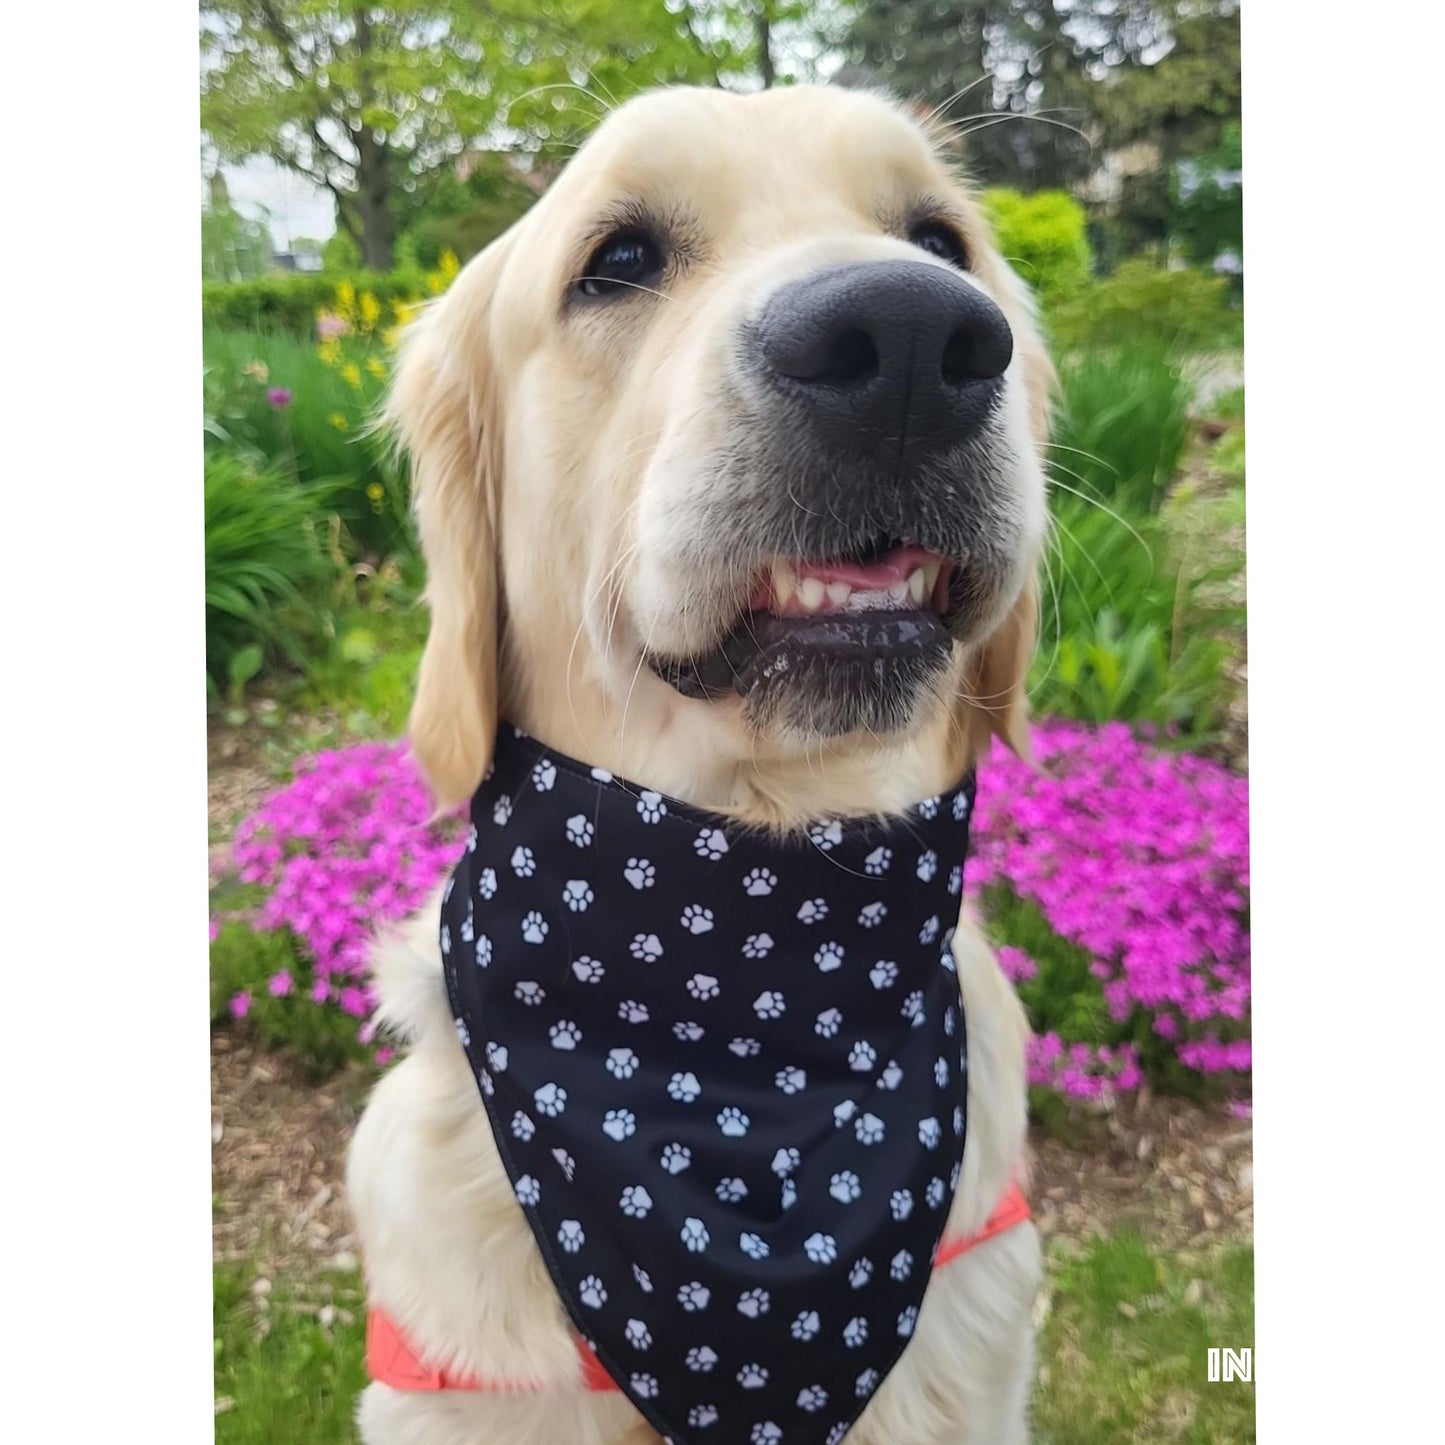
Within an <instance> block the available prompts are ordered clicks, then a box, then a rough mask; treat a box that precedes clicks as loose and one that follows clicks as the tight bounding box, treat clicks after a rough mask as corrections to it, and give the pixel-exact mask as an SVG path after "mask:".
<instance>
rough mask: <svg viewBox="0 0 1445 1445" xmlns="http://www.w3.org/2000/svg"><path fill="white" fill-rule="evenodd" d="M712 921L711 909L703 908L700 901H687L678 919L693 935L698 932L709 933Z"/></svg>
mask: <svg viewBox="0 0 1445 1445" xmlns="http://www.w3.org/2000/svg"><path fill="white" fill-rule="evenodd" d="M714 921H715V920H714V918H713V911H712V909H711V908H704V907H703V906H702V904H701V903H689V904H688V905H687V907H686V908H684V909H683V910H682V917H681V918H680V919H679V920H678V922H679V923H681V924H682V926H683V927H684V928H685V929H686V930H687V931H688V932H689V933H691V934H692V935H693V936H694V937H696V936H697V935H698V934H700V933H711V932H712V926H713V923H714Z"/></svg>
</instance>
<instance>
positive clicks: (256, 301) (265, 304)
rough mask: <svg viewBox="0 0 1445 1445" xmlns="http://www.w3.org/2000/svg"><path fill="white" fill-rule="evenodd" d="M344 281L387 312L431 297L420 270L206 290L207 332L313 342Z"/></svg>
mask: <svg viewBox="0 0 1445 1445" xmlns="http://www.w3.org/2000/svg"><path fill="white" fill-rule="evenodd" d="M344 281H350V282H351V284H352V285H353V286H354V287H355V288H356V289H357V290H358V291H369V292H371V294H372V295H374V296H375V297H376V299H377V300H378V301H380V302H381V304H382V305H383V306H384V307H389V306H390V305H391V304H392V303H393V302H398V301H399V302H408V301H415V300H416V299H417V298H418V297H421V296H425V295H426V294H427V285H426V277H425V276H424V275H423V273H422V272H421V271H418V270H398V271H385V272H383V271H367V272H361V273H359V274H356V275H352V276H340V275H338V274H337V273H335V272H332V271H325V272H321V273H317V274H311V275H284V274H283V275H279V276H262V277H259V278H258V279H257V280H254V281H238V282H235V283H213V284H208V285H203V286H202V287H201V319H202V321H203V322H204V323H205V324H207V325H208V326H215V327H220V328H224V329H227V330H232V331H289V332H290V333H291V334H292V335H294V336H304V337H314V336H315V335H316V313H317V312H318V311H325V310H327V309H329V307H330V306H331V304H332V301H333V298H334V297H335V295H336V287H337V284H338V282H344Z"/></svg>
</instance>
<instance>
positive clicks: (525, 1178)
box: [512, 1174, 542, 1209]
mask: <svg viewBox="0 0 1445 1445" xmlns="http://www.w3.org/2000/svg"><path fill="white" fill-rule="evenodd" d="M512 1188H513V1191H514V1192H515V1194H516V1196H517V1203H518V1204H522V1205H525V1206H526V1207H527V1208H528V1209H535V1208H536V1207H537V1205H538V1204H539V1203H540V1202H541V1199H542V1186H541V1185H540V1184H539V1183H538V1182H537V1181H536V1180H535V1179H534V1178H532V1176H531V1175H530V1174H523V1175H522V1176H521V1177H520V1178H519V1179H518V1180H517V1182H516V1183H515V1184H514V1185H513V1186H512Z"/></svg>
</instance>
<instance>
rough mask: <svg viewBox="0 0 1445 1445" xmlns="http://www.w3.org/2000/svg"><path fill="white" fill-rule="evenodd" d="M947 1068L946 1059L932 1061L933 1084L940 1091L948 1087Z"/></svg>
mask: <svg viewBox="0 0 1445 1445" xmlns="http://www.w3.org/2000/svg"><path fill="white" fill-rule="evenodd" d="M948 1078H949V1068H948V1060H947V1059H935V1060H934V1061H933V1082H934V1083H935V1084H937V1085H938V1087H939V1088H940V1089H946V1088H947V1087H948Z"/></svg>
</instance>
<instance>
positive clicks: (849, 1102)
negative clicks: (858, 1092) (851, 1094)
mask: <svg viewBox="0 0 1445 1445" xmlns="http://www.w3.org/2000/svg"><path fill="white" fill-rule="evenodd" d="M857 1112H858V1104H857V1101H856V1100H853V1099H844V1100H843V1102H842V1103H841V1104H835V1105H834V1106H833V1124H834V1127H835V1128H838V1129H841V1128H842V1127H843V1125H844V1124H846V1123H847V1122H848V1120H849V1119H851V1118H852V1117H853V1115H854V1114H856V1113H857Z"/></svg>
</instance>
